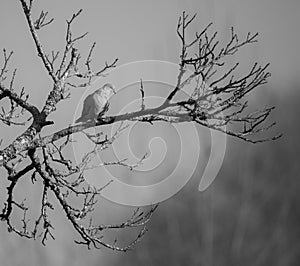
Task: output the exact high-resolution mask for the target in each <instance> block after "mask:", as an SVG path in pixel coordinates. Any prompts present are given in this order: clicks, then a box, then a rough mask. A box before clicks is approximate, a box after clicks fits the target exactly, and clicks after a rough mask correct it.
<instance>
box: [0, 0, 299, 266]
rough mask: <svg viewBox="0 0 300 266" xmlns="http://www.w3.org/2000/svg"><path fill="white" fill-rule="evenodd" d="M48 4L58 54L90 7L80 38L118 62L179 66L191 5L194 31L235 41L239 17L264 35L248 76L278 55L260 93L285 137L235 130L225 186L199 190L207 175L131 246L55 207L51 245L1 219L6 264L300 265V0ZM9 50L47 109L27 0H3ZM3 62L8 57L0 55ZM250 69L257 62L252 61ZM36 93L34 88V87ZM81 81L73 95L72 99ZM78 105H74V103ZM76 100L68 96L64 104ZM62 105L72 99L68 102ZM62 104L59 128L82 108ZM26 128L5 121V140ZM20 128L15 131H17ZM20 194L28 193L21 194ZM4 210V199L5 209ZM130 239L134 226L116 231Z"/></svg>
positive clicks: (249, 51)
mask: <svg viewBox="0 0 300 266" xmlns="http://www.w3.org/2000/svg"><path fill="white" fill-rule="evenodd" d="M36 2H37V3H36V13H35V14H36V15H37V14H38V13H39V11H40V9H43V10H45V11H49V15H50V16H51V17H54V18H55V21H54V23H53V24H52V25H51V26H49V27H47V28H46V29H44V30H42V31H41V33H40V39H41V41H42V42H43V44H44V48H45V49H46V50H47V51H50V50H52V49H54V50H59V49H62V47H63V45H64V34H65V20H66V19H69V18H70V16H71V14H72V13H73V12H76V11H77V10H78V9H80V8H83V9H84V12H83V14H82V16H81V17H80V18H79V19H78V20H77V21H76V23H74V28H73V30H74V33H78V34H81V33H84V32H85V31H89V35H88V37H87V38H86V40H85V41H83V42H82V43H81V45H80V48H81V49H82V51H83V55H86V54H87V53H88V49H89V47H90V44H91V43H92V42H93V41H96V42H97V49H96V51H95V54H94V62H93V63H94V66H96V65H97V64H98V65H100V66H102V65H103V63H104V62H105V61H112V60H113V59H114V58H116V57H118V58H119V59H120V61H119V64H124V63H129V62H132V61H136V60H145V59H156V60H166V61H170V62H174V63H178V60H179V49H180V43H179V40H178V38H177V36H176V25H177V21H178V17H179V16H180V15H181V13H182V11H184V10H185V11H186V12H188V13H190V14H193V13H195V12H197V14H198V16H197V19H196V20H195V23H194V24H193V25H192V26H191V28H190V30H191V31H194V32H195V31H196V30H198V31H200V30H201V29H203V28H204V27H205V26H206V25H207V24H208V23H209V22H213V23H214V26H213V27H214V29H215V30H218V31H219V38H220V39H222V40H224V39H225V40H226V38H228V37H229V33H230V32H229V30H230V27H231V26H234V27H235V29H236V31H237V33H238V34H239V35H240V36H245V34H246V33H247V32H248V31H251V32H256V31H258V32H259V42H258V43H257V44H254V45H251V46H248V47H247V48H244V49H242V50H241V51H240V52H239V53H238V54H237V56H235V57H234V59H232V60H234V61H240V62H243V64H244V66H242V67H241V69H240V71H241V73H244V72H245V71H247V69H249V65H251V64H252V63H254V62H255V61H258V62H259V63H261V64H264V63H267V62H270V63H271V66H270V69H269V70H270V72H271V73H272V77H271V78H270V80H269V83H268V84H267V85H264V86H263V87H260V88H257V89H256V90H255V91H254V92H253V93H252V95H251V97H250V99H251V102H250V104H252V106H253V107H256V106H257V107H264V106H265V105H275V106H276V107H277V108H276V110H275V111H274V113H273V115H272V117H271V120H276V121H277V123H278V126H277V128H276V130H277V131H278V132H282V133H283V134H284V135H283V137H282V138H281V139H280V140H277V141H275V142H269V143H263V144H256V145H253V144H250V143H244V142H242V141H240V140H237V139H233V138H228V142H227V150H226V157H225V160H224V163H223V166H222V168H221V170H220V172H219V175H218V176H217V178H216V180H215V181H214V183H213V184H212V185H211V186H210V187H209V188H208V189H207V190H206V191H204V192H201V193H199V192H198V190H197V186H198V182H199V172H197V171H196V172H195V174H194V176H193V178H192V179H191V180H190V182H189V183H188V184H187V185H186V186H185V187H184V189H182V190H181V191H180V192H179V193H177V194H176V195H175V196H174V197H172V198H171V199H169V200H167V201H165V202H163V203H162V204H160V206H159V208H158V210H157V211H156V213H155V214H154V216H153V218H152V220H151V222H150V225H149V232H148V233H147V234H146V236H145V237H144V238H143V240H142V241H141V242H140V243H139V244H138V245H137V246H136V247H135V249H134V250H133V251H130V252H128V253H118V252H113V251H110V250H107V249H101V250H87V249H86V248H84V247H81V246H78V245H75V244H74V242H73V240H74V239H77V236H76V234H75V233H74V231H73V230H72V228H71V226H70V224H69V223H68V222H67V220H66V218H65V217H64V215H63V214H62V212H61V210H60V207H59V206H58V205H57V204H55V207H56V210H55V212H54V213H53V223H54V226H55V228H56V231H55V237H56V240H55V241H52V240H49V241H48V242H47V246H46V247H43V246H42V245H41V243H40V242H39V241H30V240H26V239H21V238H19V237H17V236H16V235H14V234H10V233H8V232H7V229H6V225H5V224H3V223H2V224H0V261H1V263H0V264H1V265H9V266H10V265H14V266H15V265H23V266H25V265H59V266H60V265H74V266H75V265H78V266H79V265H95V266H98V265H99V266H100V265H197V266H198V265H205V266H212V265H246V266H247V265H251V266H253V265H257V266H259V265H275V266H276V265H278V266H281V265H283V266H287V265H288V266H289V265H299V264H300V241H299V239H300V227H299V221H300V208H299V203H300V202H299V199H300V196H299V192H300V191H299V189H300V180H299V178H300V177H299V168H300V167H299V158H300V154H299V145H300V144H299V139H298V134H299V133H298V131H299V130H300V124H299V119H298V112H300V106H299V104H298V99H299V96H300V93H299V86H300V78H299V70H300V53H299V51H298V48H299V47H300V36H299V22H300V19H299V16H298V15H299V11H300V2H299V1H297V0H287V1H280V0H261V1H259V0H252V1H249V0H248V1H247V0H243V1H238V0H201V1H199V0H190V1H179V0H178V1H173V0H165V1H158V0H154V1H138V0H129V1H121V0H119V1H101V2H100V1H96V0H93V1H92V0H91V1H86V2H83V1H79V0H76V1H58V0H53V1H36ZM0 32H1V38H0V48H1V49H3V48H6V49H7V50H13V51H14V57H13V60H12V62H11V65H10V66H11V69H14V68H17V69H18V72H17V79H16V86H17V87H19V88H20V87H21V86H24V87H25V88H26V90H27V92H28V93H29V94H30V100H31V102H32V103H34V104H36V105H37V106H39V107H41V106H42V104H43V102H44V98H45V95H46V94H47V92H48V91H49V90H50V89H51V80H50V79H49V77H48V76H47V73H46V71H45V70H44V69H43V67H42V64H41V62H40V59H39V58H38V57H37V56H36V51H35V48H34V46H33V41H32V39H31V36H30V34H29V31H28V27H27V25H26V23H25V18H24V15H23V13H22V9H21V5H20V3H19V2H18V1H17V0H15V1H11V0H10V1H8V0H2V1H1V9H0ZM1 62H2V61H1ZM246 67H247V68H246ZM33 92H34V93H33ZM82 93H83V91H82V90H75V91H74V92H72V99H71V100H70V102H69V103H68V104H69V105H70V106H73V105H74V104H75V103H77V102H78V100H79V99H80V97H81V95H82ZM72 103H74V104H72ZM65 104H66V103H65ZM59 108H62V106H60V107H59ZM72 108H73V107H70V108H68V110H66V109H64V111H63V112H59V109H58V112H56V113H54V114H53V115H52V116H51V118H52V119H53V120H55V121H56V125H55V127H56V128H51V129H49V131H50V132H51V131H53V130H55V129H60V128H62V127H65V126H66V125H67V124H69V123H70V121H72V119H73V114H74V108H73V109H72ZM22 131H23V128H13V129H10V128H6V127H5V126H3V125H1V131H0V132H1V133H0V134H1V135H0V137H1V138H3V139H4V142H3V144H2V146H1V148H3V147H5V146H6V145H8V144H9V143H10V141H11V140H12V139H13V137H14V136H16V134H18V133H21V132H22ZM12 133H13V134H12ZM0 175H1V177H2V178H1V180H0V185H1V192H0V200H1V202H3V200H4V199H5V198H6V195H5V193H6V190H5V187H6V186H7V183H6V181H5V180H4V178H3V177H5V172H4V171H3V170H2V169H0ZM24 192H25V195H27V196H26V198H27V203H28V204H30V203H36V202H37V201H38V200H39V199H40V196H41V191H40V187H39V186H38V185H32V184H31V182H30V180H29V181H28V182H27V181H24V182H23V183H22V184H20V185H19V192H18V193H20V195H23V194H24ZM17 197H18V195H17ZM1 208H2V207H1ZM132 210H133V209H132V208H128V207H122V206H118V205H116V204H112V203H109V202H108V201H106V200H105V199H103V201H101V203H100V205H99V209H97V210H96V213H97V214H99V217H101V218H102V221H103V222H109V221H111V219H112V220H114V221H115V220H117V219H119V218H125V217H129V216H130V214H131V212H132ZM117 236H118V238H120V239H121V241H122V240H124V239H125V240H126V239H127V238H129V237H133V236H134V235H133V234H131V233H130V232H123V231H122V230H121V231H119V232H117Z"/></svg>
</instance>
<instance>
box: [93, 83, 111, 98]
mask: <svg viewBox="0 0 300 266" xmlns="http://www.w3.org/2000/svg"><path fill="white" fill-rule="evenodd" d="M96 93H97V94H101V95H103V94H104V95H106V96H107V97H109V96H110V95H112V94H116V91H115V87H114V86H113V85H112V84H110V83H106V84H104V85H103V86H102V87H101V88H99V89H98V90H97V91H96Z"/></svg>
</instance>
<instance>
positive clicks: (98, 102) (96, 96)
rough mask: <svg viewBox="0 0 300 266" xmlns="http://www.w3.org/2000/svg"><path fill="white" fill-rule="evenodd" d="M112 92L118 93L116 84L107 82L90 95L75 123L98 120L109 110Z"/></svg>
mask: <svg viewBox="0 0 300 266" xmlns="http://www.w3.org/2000/svg"><path fill="white" fill-rule="evenodd" d="M112 94H116V91H115V89H114V86H113V85H112V84H110V83H106V84H105V85H103V86H102V87H101V88H99V89H97V90H95V91H94V92H93V93H92V94H90V95H88V96H87V97H86V98H85V100H84V102H83V108H82V113H81V116H80V117H79V118H78V119H77V120H76V121H75V123H84V122H87V121H90V120H94V121H97V118H98V117H100V116H102V115H104V114H105V112H106V111H107V110H108V107H109V101H108V100H109V97H110V96H111V95H112Z"/></svg>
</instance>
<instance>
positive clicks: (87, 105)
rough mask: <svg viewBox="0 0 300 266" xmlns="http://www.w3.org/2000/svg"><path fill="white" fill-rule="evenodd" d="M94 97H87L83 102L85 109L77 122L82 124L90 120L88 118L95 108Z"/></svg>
mask: <svg viewBox="0 0 300 266" xmlns="http://www.w3.org/2000/svg"><path fill="white" fill-rule="evenodd" d="M93 105H94V104H93V95H92V94H90V95H89V96H87V97H86V98H85V100H84V102H83V108H82V112H81V116H80V117H79V118H78V119H77V120H76V121H75V122H81V121H84V120H85V118H87V119H88V116H89V114H90V112H91V110H92V108H93Z"/></svg>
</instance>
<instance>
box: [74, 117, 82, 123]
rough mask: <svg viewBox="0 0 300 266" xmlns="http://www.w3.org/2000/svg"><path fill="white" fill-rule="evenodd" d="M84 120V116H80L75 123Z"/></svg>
mask: <svg viewBox="0 0 300 266" xmlns="http://www.w3.org/2000/svg"><path fill="white" fill-rule="evenodd" d="M80 122H83V117H79V118H78V119H77V120H75V123H80Z"/></svg>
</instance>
